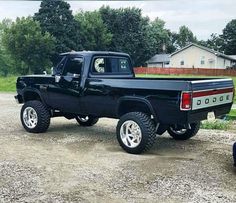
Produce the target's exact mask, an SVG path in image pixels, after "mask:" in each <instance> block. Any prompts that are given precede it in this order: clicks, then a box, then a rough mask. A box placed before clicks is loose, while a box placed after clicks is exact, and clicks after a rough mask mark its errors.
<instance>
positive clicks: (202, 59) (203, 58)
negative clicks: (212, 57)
mask: <svg viewBox="0 0 236 203" xmlns="http://www.w3.org/2000/svg"><path fill="white" fill-rule="evenodd" d="M200 63H201V65H204V64H205V56H202V58H201V61H200Z"/></svg>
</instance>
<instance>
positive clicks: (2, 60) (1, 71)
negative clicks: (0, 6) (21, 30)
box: [0, 19, 14, 77]
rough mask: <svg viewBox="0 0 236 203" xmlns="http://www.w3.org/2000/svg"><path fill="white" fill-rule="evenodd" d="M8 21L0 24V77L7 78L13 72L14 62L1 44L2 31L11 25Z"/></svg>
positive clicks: (5, 20)
mask: <svg viewBox="0 0 236 203" xmlns="http://www.w3.org/2000/svg"><path fill="white" fill-rule="evenodd" d="M11 23H12V21H11V20H10V19H4V20H3V21H2V22H1V23H0V75H3V76H5V77H6V76H7V75H8V74H9V73H10V72H13V67H14V61H13V60H12V58H11V56H10V55H9V54H8V53H7V51H6V49H5V47H4V46H3V44H2V35H3V33H4V30H5V29H6V28H8V27H9V26H10V25H11Z"/></svg>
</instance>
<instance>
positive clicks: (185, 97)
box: [180, 92, 192, 111]
mask: <svg viewBox="0 0 236 203" xmlns="http://www.w3.org/2000/svg"><path fill="white" fill-rule="evenodd" d="M191 106H192V93H191V92H182V94H181V102H180V109H181V110H183V111H187V110H190V109H191Z"/></svg>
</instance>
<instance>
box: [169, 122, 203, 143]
mask: <svg viewBox="0 0 236 203" xmlns="http://www.w3.org/2000/svg"><path fill="white" fill-rule="evenodd" d="M199 129H200V122H197V123H191V124H190V129H186V128H179V127H177V126H170V127H169V128H168V130H167V131H168V133H169V134H170V136H171V137H173V138H174V139H175V140H188V139H190V138H191V137H193V136H195V135H196V134H197V133H198V131H199Z"/></svg>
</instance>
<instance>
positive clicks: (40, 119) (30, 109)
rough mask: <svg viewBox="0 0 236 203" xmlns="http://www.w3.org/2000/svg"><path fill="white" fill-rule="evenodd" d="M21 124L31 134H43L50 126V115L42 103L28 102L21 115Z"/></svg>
mask: <svg viewBox="0 0 236 203" xmlns="http://www.w3.org/2000/svg"><path fill="white" fill-rule="evenodd" d="M20 118H21V123H22V125H23V127H24V128H25V130H26V131H28V132H30V133H43V132H45V131H46V130H47V129H48V127H49V125H50V113H49V111H48V109H47V108H46V107H45V106H44V105H43V103H42V102H40V101H37V100H33V101H28V102H26V103H25V104H24V105H23V106H22V108H21V113H20Z"/></svg>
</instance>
